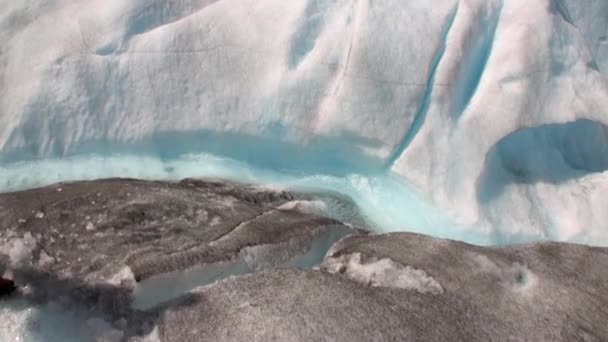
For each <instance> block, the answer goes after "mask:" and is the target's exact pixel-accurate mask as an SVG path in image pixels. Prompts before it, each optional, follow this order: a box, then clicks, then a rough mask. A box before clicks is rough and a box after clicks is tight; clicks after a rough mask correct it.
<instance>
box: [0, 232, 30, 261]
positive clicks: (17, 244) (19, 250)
mask: <svg viewBox="0 0 608 342" xmlns="http://www.w3.org/2000/svg"><path fill="white" fill-rule="evenodd" d="M0 242H1V241H0ZM36 246H37V242H36V239H35V238H34V237H33V236H32V234H30V233H29V232H27V233H25V234H24V235H23V237H22V238H19V237H10V238H9V239H8V240H7V241H6V242H4V243H3V244H1V245H0V253H2V254H5V255H8V257H9V259H10V261H11V264H12V265H13V266H21V265H27V264H31V263H32V252H33V251H34V250H35V249H36Z"/></svg>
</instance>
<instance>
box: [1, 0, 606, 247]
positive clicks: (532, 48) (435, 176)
mask: <svg viewBox="0 0 608 342" xmlns="http://www.w3.org/2000/svg"><path fill="white" fill-rule="evenodd" d="M0 6H1V7H2V9H3V10H2V13H0V41H2V42H3V44H2V47H0V89H1V91H0V190H5V191H7V190H14V189H21V188H28V187H32V186H36V185H42V184H48V183H51V182H55V181H61V180H74V179H88V178H97V177H109V176H117V175H118V176H123V177H127V176H128V177H141V178H164V179H177V178H179V177H180V176H184V175H185V176H191V177H196V176H208V175H213V176H215V175H217V174H220V175H223V174H224V173H227V176H228V177H232V178H237V179H240V180H243V179H244V180H255V181H271V182H272V183H282V184H287V185H293V183H298V182H302V181H301V179H308V180H309V181H304V183H305V185H306V186H314V187H316V188H326V189H329V190H338V191H340V192H342V193H344V194H347V195H351V196H352V197H354V200H355V202H356V203H357V204H358V205H359V206H360V207H361V208H362V210H363V211H364V213H365V214H366V216H367V217H369V218H370V219H371V220H372V221H374V223H376V225H377V227H378V230H381V231H394V230H413V231H418V232H423V233H429V234H433V235H437V236H442V237H451V238H457V239H460V240H465V241H470V242H475V243H489V244H504V243H512V242H519V241H530V240H539V239H553V240H567V241H575V242H585V243H591V244H598V245H608V234H606V230H605V222H606V221H607V220H608V211H606V210H604V207H605V205H604V196H602V194H605V193H606V190H608V189H607V185H606V184H608V182H607V180H606V177H607V176H606V175H607V173H606V172H605V170H606V169H607V167H608V163H607V161H606V158H605V157H606V155H607V153H606V149H607V138H606V137H607V133H606V132H607V130H606V127H607V125H608V113H607V111H608V58H607V57H608V3H607V2H606V1H605V0H537V1H526V0H445V1H422V0H416V1H400V0H384V1H371V0H336V1H320V0H293V1H280V0H261V1H260V0H223V1H214V0H179V1H161V0H152V1H120V0H91V1H75V0H55V1H42V0H32V1H10V0H0ZM210 156H211V157H210ZM213 156H215V157H213ZM214 158H215V159H214ZM208 160H214V161H218V160H219V162H218V163H217V164H205V161H208ZM226 160H228V161H226ZM231 163H242V165H246V166H244V167H242V168H240V169H238V170H241V171H242V172H240V173H239V172H236V171H230V170H228V171H227V169H228V167H226V165H227V164H231ZM202 164H205V165H202ZM294 174H295V175H296V176H297V177H296V176H293V175H294ZM269 175H272V177H269ZM287 175H291V176H293V177H296V178H295V179H297V181H294V178H292V179H290V180H287V181H286V180H285V177H288V176H287ZM291 176H290V177H291ZM332 177H340V178H339V179H340V181H336V179H335V178H332ZM393 177H397V178H399V180H398V182H400V183H404V184H407V185H405V186H399V187H394V186H393V185H394V184H395V181H393ZM343 178H345V179H346V180H343ZM353 179H355V181H354V182H353V181H352V180H353ZM336 182H343V183H341V184H339V185H336ZM373 183H376V185H377V184H381V185H380V186H376V187H374V186H373ZM368 185H370V187H367V186H368ZM370 192H371V193H370ZM420 207H425V208H430V209H428V210H426V209H425V210H420V209H419V208H420ZM0 209H1V208H0ZM404 212H405V213H404ZM438 212H439V213H441V215H438V214H437V213H438ZM410 214H413V215H410ZM436 217H440V219H436ZM85 224H86V223H85ZM442 227H446V228H442Z"/></svg>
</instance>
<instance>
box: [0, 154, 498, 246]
mask: <svg viewBox="0 0 608 342" xmlns="http://www.w3.org/2000/svg"><path fill="white" fill-rule="evenodd" d="M359 171H360V170H359ZM109 177H128V178H139V179H150V180H180V179H183V178H188V177H191V178H192V177H194V178H197V177H201V178H205V177H206V178H219V179H226V180H232V181H238V182H246V183H253V184H260V185H263V186H271V187H278V188H281V189H288V190H293V191H300V192H315V193H318V192H323V191H327V192H333V193H338V194H341V195H344V196H346V197H348V198H350V199H351V200H352V201H353V202H354V203H355V204H356V205H357V207H358V208H359V210H360V211H361V215H362V216H363V217H365V218H366V220H367V228H369V229H370V230H372V231H374V232H394V231H409V232H416V233H421V234H428V235H432V236H436V237H442V238H449V239H455V240H460V241H465V242H470V243H474V244H481V245H486V244H495V243H496V241H493V240H492V235H491V234H489V233H487V232H485V231H483V230H481V229H477V230H476V229H474V228H471V227H461V226H457V225H455V224H453V223H452V222H450V220H449V219H447V217H446V216H445V215H443V214H442V213H440V212H439V211H438V210H436V209H435V208H434V207H433V206H432V205H430V204H429V203H428V202H427V201H425V200H424V199H423V198H422V197H421V196H420V195H419V194H417V193H416V192H415V191H414V190H413V189H412V188H411V187H410V186H409V185H408V184H407V183H406V182H405V181H403V180H402V179H400V178H398V177H397V176H395V175H393V174H391V173H387V172H380V171H377V172H375V171H372V172H367V173H363V172H361V173H359V172H356V171H355V172H353V173H348V172H344V173H343V174H332V173H331V172H328V173H321V172H319V173H316V172H294V171H292V170H287V171H286V170H284V169H277V168H273V169H271V168H265V167H261V166H257V165H252V164H251V163H248V162H243V161H239V160H235V159H231V158H225V157H218V156H216V155H212V154H206V153H200V154H187V155H182V156H180V157H178V158H173V159H168V160H163V159H161V158H157V157H151V156H137V155H119V154H113V155H109V156H98V155H89V156H74V157H68V158H63V159H48V160H37V161H26V162H20V163H11V164H8V165H5V166H0V191H12V190H18V189H25V188H32V187H37V186H44V185H49V184H52V183H56V182H62V181H72V180H92V179H99V178H109ZM327 214H328V215H329V216H333V215H332V213H327Z"/></svg>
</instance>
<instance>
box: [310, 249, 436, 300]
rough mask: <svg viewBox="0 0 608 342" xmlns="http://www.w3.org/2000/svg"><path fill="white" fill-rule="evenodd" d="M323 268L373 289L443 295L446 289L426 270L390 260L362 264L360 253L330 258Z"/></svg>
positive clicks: (384, 259) (367, 261)
mask: <svg viewBox="0 0 608 342" xmlns="http://www.w3.org/2000/svg"><path fill="white" fill-rule="evenodd" d="M321 268H322V269H324V270H326V271H328V272H330V273H342V274H344V275H345V276H346V277H348V278H349V279H351V280H353V281H356V282H358V283H361V284H364V285H369V286H373V287H394V288H399V289H406V290H415V291H418V292H420V293H431V294H442V293H443V287H442V286H441V284H439V283H438V282H437V281H436V280H435V279H433V277H431V276H429V275H427V274H426V272H424V271H423V270H418V269H415V268H413V267H411V266H409V265H406V266H404V265H401V264H399V263H397V262H394V261H393V260H391V259H388V258H383V259H377V258H369V260H366V261H365V262H362V261H361V253H353V254H346V255H341V256H339V257H328V258H326V259H325V260H324V261H323V263H322V264H321Z"/></svg>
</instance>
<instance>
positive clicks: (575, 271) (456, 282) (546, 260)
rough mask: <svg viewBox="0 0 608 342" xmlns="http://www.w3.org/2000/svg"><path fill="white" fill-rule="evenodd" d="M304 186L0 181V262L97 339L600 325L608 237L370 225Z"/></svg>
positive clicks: (607, 299) (331, 336)
mask: <svg viewBox="0 0 608 342" xmlns="http://www.w3.org/2000/svg"><path fill="white" fill-rule="evenodd" d="M323 196H325V197H323V198H325V199H326V200H327V198H331V200H330V202H331V201H334V203H335V202H340V201H341V200H340V199H339V198H336V197H332V196H329V195H327V194H325V195H323ZM313 197H314V196H312V197H311V195H310V194H308V195H306V194H297V193H291V192H286V191H279V190H276V191H275V190H269V189H262V188H259V187H254V186H248V185H240V184H234V183H226V182H219V181H218V182H212V181H201V180H184V181H182V182H179V183H167V182H145V181H139V180H125V179H112V180H100V181H93V182H79V183H71V184H58V185H54V186H50V187H46V188H41V189H35V190H29V191H22V192H18V193H9V194H0V266H1V267H0V276H2V275H3V274H4V275H5V276H6V277H8V276H10V277H11V279H14V280H15V283H16V285H17V286H18V288H19V290H18V291H17V293H16V294H13V295H12V296H11V298H14V299H19V300H24V301H26V302H27V303H30V304H31V305H35V306H41V305H47V304H48V303H55V304H56V305H60V306H61V307H62V308H66V310H69V311H72V312H78V313H79V315H82V316H83V317H84V318H83V319H85V320H86V321H87V322H91V320H93V322H94V323H95V322H97V323H95V324H94V326H97V327H99V326H101V327H103V329H105V330H106V332H107V331H111V332H112V333H111V334H99V333H91V334H90V335H87V336H88V337H87V338H89V339H90V340H98V341H120V340H131V341H157V340H160V341H221V340H227V341H232V340H234V341H268V340H281V341H286V340H290V341H291V340H305V341H321V340H332V341H606V340H608V324H607V322H608V249H606V248H596V247H588V246H582V245H572V244H562V243H552V242H547V243H539V244H530V245H516V246H508V247H478V246H473V245H468V244H465V243H460V242H455V241H448V240H442V239H436V238H431V237H427V236H422V235H417V234H409V233H399V234H397V233H395V234H385V235H368V234H366V233H365V232H363V231H361V230H358V229H355V228H351V226H350V225H346V224H342V223H340V222H339V221H336V220H334V219H330V218H327V217H323V216H321V215H319V213H318V212H314V213H311V212H310V210H300V209H301V208H306V207H307V206H306V205H304V206H302V205H301V204H302V203H306V201H310V200H311V199H318V198H321V197H314V198H313ZM348 205H349V204H348V203H345V204H344V206H345V207H348ZM298 208H300V209H298ZM338 240H339V241H338ZM336 241H338V242H337V243H336ZM330 247H331V249H330ZM328 249H329V251H328ZM326 252H327V255H325V254H326ZM324 255H325V258H324V259H323V256H324ZM321 261H322V263H321ZM319 263H321V264H320V265H318V266H317V267H315V268H314V269H313V266H315V265H317V264H319ZM214 281H215V282H214ZM199 285H205V286H204V287H197V286H199ZM195 287H196V289H194V288H195ZM1 305H2V302H0V306H1ZM98 321H100V322H105V323H103V324H98ZM106 323H107V326H106V325H104V324H106ZM87 324H88V323H87ZM87 326H88V325H87Z"/></svg>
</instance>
